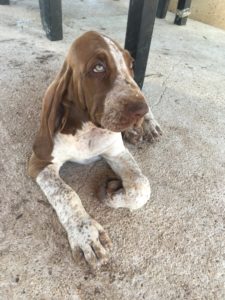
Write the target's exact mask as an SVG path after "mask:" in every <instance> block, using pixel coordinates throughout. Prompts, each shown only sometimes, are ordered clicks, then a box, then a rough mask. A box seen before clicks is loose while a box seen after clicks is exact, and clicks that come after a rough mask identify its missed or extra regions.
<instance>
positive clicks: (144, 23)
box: [125, 0, 158, 88]
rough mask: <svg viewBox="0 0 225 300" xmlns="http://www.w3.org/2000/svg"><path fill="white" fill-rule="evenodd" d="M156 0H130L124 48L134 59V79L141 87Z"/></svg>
mask: <svg viewBox="0 0 225 300" xmlns="http://www.w3.org/2000/svg"><path fill="white" fill-rule="evenodd" d="M157 5H158V0H130V6H129V12H128V21H127V32H126V40H125V48H126V49H127V50H129V51H130V53H131V55H132V57H133V58H134V59H135V66H134V73H135V80H136V82H137V83H138V85H139V86H140V88H142V86H143V82H144V76H145V70H146V66H147V61H148V53H149V49H150V44H151V39H152V33H153V27H154V22H155V16H156V10H157Z"/></svg>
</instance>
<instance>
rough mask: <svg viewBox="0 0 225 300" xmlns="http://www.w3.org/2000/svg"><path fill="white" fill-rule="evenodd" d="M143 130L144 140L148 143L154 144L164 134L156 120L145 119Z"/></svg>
mask: <svg viewBox="0 0 225 300" xmlns="http://www.w3.org/2000/svg"><path fill="white" fill-rule="evenodd" d="M142 128H143V140H146V141H148V142H154V141H155V140H158V139H159V137H160V136H161V135H162V134H163V131H162V129H161V128H160V125H159V123H158V122H157V121H156V120H155V119H154V118H148V117H146V118H144V121H143V123H142Z"/></svg>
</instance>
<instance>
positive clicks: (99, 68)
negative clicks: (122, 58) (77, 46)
mask: <svg viewBox="0 0 225 300" xmlns="http://www.w3.org/2000/svg"><path fill="white" fill-rule="evenodd" d="M93 72H95V73H103V72H105V66H103V65H102V64H97V65H95V66H94V68H93Z"/></svg>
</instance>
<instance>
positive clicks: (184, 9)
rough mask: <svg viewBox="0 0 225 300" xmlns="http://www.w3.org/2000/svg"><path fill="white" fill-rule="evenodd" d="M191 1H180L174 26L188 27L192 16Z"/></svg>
mask: <svg viewBox="0 0 225 300" xmlns="http://www.w3.org/2000/svg"><path fill="white" fill-rule="evenodd" d="M190 7H191V0H179V1H178V4H177V11H176V16H175V20H174V24H177V25H186V23H187V18H188V16H189V15H190V13H191V12H190Z"/></svg>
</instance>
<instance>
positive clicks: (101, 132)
mask: <svg viewBox="0 0 225 300" xmlns="http://www.w3.org/2000/svg"><path fill="white" fill-rule="evenodd" d="M121 142H122V137H121V133H119V132H112V131H109V130H107V129H102V128H98V127H96V126H95V125H94V124H93V123H91V122H88V123H85V124H84V125H83V128H82V129H81V130H78V131H77V132H76V134H75V135H72V134H62V133H57V134H56V136H55V138H54V148H53V152H52V157H53V163H55V164H57V165H58V166H61V165H62V164H63V163H64V162H66V161H74V162H77V163H81V164H86V163H90V162H92V161H95V160H96V159H98V158H99V156H100V155H101V154H103V153H105V152H108V151H110V148H115V147H116V148H117V149H118V148H121V147H123V142H122V143H121ZM118 150H119V149H118Z"/></svg>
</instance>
